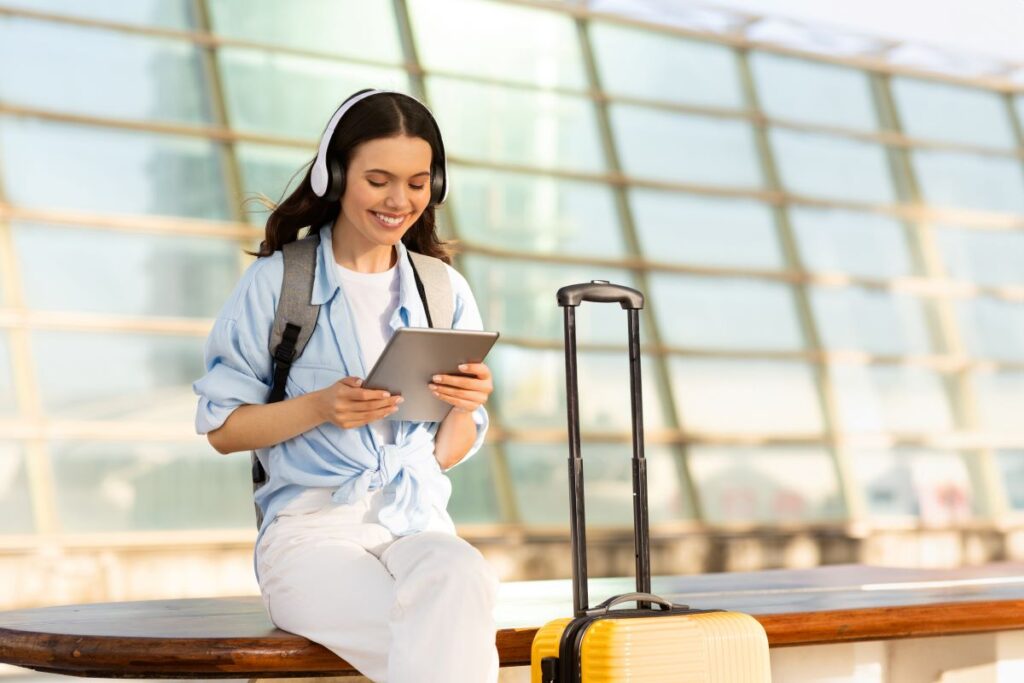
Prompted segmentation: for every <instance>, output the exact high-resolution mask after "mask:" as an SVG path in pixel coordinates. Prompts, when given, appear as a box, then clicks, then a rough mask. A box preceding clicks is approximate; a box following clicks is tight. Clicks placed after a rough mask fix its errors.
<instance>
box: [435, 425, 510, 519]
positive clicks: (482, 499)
mask: <svg viewBox="0 0 1024 683" xmlns="http://www.w3.org/2000/svg"><path fill="white" fill-rule="evenodd" d="M493 459H494V449H493V448H492V447H491V446H490V445H487V444H485V445H484V446H482V447H481V448H480V450H479V451H477V452H476V453H474V454H473V455H472V456H471V457H470V458H469V460H464V461H462V462H460V463H459V464H458V465H456V466H455V467H454V468H452V469H450V470H448V471H447V472H446V473H445V475H446V476H447V477H448V478H449V479H450V480H451V482H452V497H451V498H450V499H449V500H448V514H450V515H451V517H452V520H453V521H454V522H455V523H456V524H495V523H498V522H501V521H503V520H502V519H501V510H500V509H499V508H498V498H497V492H496V487H495V482H494V473H493V470H492V468H491V461H492V460H493Z"/></svg>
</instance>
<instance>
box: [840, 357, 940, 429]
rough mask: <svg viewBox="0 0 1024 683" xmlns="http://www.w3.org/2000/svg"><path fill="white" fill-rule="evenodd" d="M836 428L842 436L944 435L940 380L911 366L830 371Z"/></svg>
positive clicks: (851, 366)
mask: <svg viewBox="0 0 1024 683" xmlns="http://www.w3.org/2000/svg"><path fill="white" fill-rule="evenodd" d="M830 374H831V377H832V384H833V387H834V390H835V395H836V403H837V404H838V405H837V409H838V410H837V412H838V417H839V427H840V428H841V429H843V430H845V431H848V432H912V433H918V432H944V431H949V430H951V429H953V428H954V424H953V412H952V409H951V407H950V404H949V396H948V395H947V391H946V387H945V386H944V384H943V381H942V377H941V376H940V375H938V374H936V373H934V372H930V371H927V370H921V369H919V368H912V367H899V366H876V367H871V366H860V365H836V366H833V367H832V368H831V370H830Z"/></svg>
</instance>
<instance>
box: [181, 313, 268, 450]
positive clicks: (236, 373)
mask: <svg viewBox="0 0 1024 683" xmlns="http://www.w3.org/2000/svg"><path fill="white" fill-rule="evenodd" d="M268 353H269V352H268ZM204 356H205V359H206V374H205V375H203V377H202V378H200V379H199V380H197V381H196V382H195V383H193V384H192V390H193V391H194V392H195V393H196V394H198V395H199V406H198V407H197V408H196V433H198V434H206V433H208V432H212V431H213V430H215V429H217V428H218V427H220V426H221V425H222V424H224V421H225V420H227V419H228V415H230V414H231V412H232V411H233V410H234V409H235V408H237V407H238V406H240V405H247V404H254V403H266V401H267V395H268V394H269V393H270V386H269V385H268V384H267V383H266V382H264V381H263V379H261V378H260V377H259V375H258V374H257V371H256V369H255V368H254V366H253V364H252V363H251V361H250V358H252V357H253V354H252V352H251V350H248V349H246V348H245V346H244V345H243V341H242V336H241V334H240V333H239V329H238V323H237V322H236V321H234V320H230V319H225V318H218V319H217V321H216V322H215V323H214V324H213V329H212V330H211V331H210V336H209V337H208V338H207V339H206V345H205V347H204Z"/></svg>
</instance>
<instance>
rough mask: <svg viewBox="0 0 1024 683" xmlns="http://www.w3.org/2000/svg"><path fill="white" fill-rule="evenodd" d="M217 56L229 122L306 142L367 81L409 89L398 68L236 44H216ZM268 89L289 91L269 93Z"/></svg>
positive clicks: (320, 131) (318, 133) (313, 139)
mask: <svg viewBox="0 0 1024 683" xmlns="http://www.w3.org/2000/svg"><path fill="white" fill-rule="evenodd" d="M310 23H311V24H313V23H315V22H310ZM218 55H219V59H220V62H219V63H220V69H221V73H222V74H223V75H224V99H225V103H226V104H227V110H228V118H229V120H230V121H231V125H232V127H234V128H237V129H239V130H245V131H254V132H257V133H266V134H268V135H273V136H280V137H289V138H296V139H299V140H302V139H308V140H309V141H310V143H311V144H312V143H316V142H318V141H319V139H320V136H321V135H322V134H323V131H324V127H326V125H327V122H328V121H329V120H330V118H331V115H332V114H334V112H335V111H336V110H337V108H338V107H339V106H340V105H341V103H342V101H343V100H344V99H345V98H346V97H348V96H349V95H351V94H352V93H354V92H356V91H358V90H362V89H363V88H364V87H365V85H366V84H367V83H373V84H374V87H376V88H380V89H382V90H398V91H399V92H409V78H408V76H407V74H406V73H405V72H404V71H401V70H399V69H391V68H384V67H374V66H365V65H361V64H344V63H341V62H336V61H330V60H326V59H313V58H311V57H298V56H295V55H288V54H279V53H273V52H261V51H259V50H250V49H246V48H235V47H224V48H221V49H220V50H219V52H218ZM268 92H273V93H288V95H287V97H285V96H280V97H268V96H267V93H268Z"/></svg>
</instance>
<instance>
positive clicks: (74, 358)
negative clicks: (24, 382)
mask: <svg viewBox="0 0 1024 683" xmlns="http://www.w3.org/2000/svg"><path fill="white" fill-rule="evenodd" d="M32 344H33V346H32V350H33V353H34V354H35V361H36V363H35V365H36V368H37V371H38V376H39V388H40V393H41V394H42V399H43V407H44V410H46V412H47V413H49V414H50V416H52V417H55V418H62V419H74V420H139V421H153V422H169V423H179V424H181V425H182V427H183V434H187V433H190V432H191V429H190V427H189V425H191V424H192V421H193V419H194V417H195V410H196V397H195V395H194V394H193V393H192V382H193V381H195V380H196V379H198V378H199V377H202V376H203V372H204V371H203V339H202V338H200V337H172V336H158V335H142V334H110V333H85V332H83V333H78V332H34V333H33V334H32ZM251 492H252V491H251V489H250V494H251Z"/></svg>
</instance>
